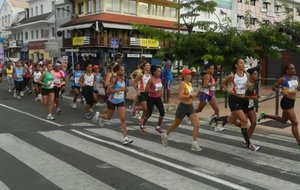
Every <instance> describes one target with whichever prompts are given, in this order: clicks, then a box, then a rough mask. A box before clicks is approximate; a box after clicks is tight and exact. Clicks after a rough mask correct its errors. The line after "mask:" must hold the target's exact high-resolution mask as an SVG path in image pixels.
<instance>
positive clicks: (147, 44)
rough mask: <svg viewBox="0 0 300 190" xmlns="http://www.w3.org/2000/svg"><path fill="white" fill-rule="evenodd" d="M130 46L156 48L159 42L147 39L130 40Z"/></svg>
mask: <svg viewBox="0 0 300 190" xmlns="http://www.w3.org/2000/svg"><path fill="white" fill-rule="evenodd" d="M130 45H132V46H140V47H147V48H158V47H159V41H158V40H155V39H149V38H130Z"/></svg>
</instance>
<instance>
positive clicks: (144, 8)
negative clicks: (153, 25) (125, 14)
mask: <svg viewBox="0 0 300 190" xmlns="http://www.w3.org/2000/svg"><path fill="white" fill-rule="evenodd" d="M149 7H150V6H149V4H148V3H142V2H140V3H139V6H138V8H139V11H140V14H142V15H148V14H149Z"/></svg>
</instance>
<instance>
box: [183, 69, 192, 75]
mask: <svg viewBox="0 0 300 190" xmlns="http://www.w3.org/2000/svg"><path fill="white" fill-rule="evenodd" d="M191 73H192V71H191V70H190V69H189V68H184V69H182V71H181V74H182V75H188V74H191Z"/></svg>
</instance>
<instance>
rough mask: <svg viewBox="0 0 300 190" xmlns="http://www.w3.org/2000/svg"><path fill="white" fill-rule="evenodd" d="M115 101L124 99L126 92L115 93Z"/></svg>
mask: <svg viewBox="0 0 300 190" xmlns="http://www.w3.org/2000/svg"><path fill="white" fill-rule="evenodd" d="M114 99H124V91H122V92H118V93H115V94H114Z"/></svg>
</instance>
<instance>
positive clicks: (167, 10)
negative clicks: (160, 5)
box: [164, 7, 171, 17]
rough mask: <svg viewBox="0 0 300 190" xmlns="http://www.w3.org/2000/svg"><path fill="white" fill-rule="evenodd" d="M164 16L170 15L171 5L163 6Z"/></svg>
mask: <svg viewBox="0 0 300 190" xmlns="http://www.w3.org/2000/svg"><path fill="white" fill-rule="evenodd" d="M164 16H165V17H171V7H165V14H164Z"/></svg>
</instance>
